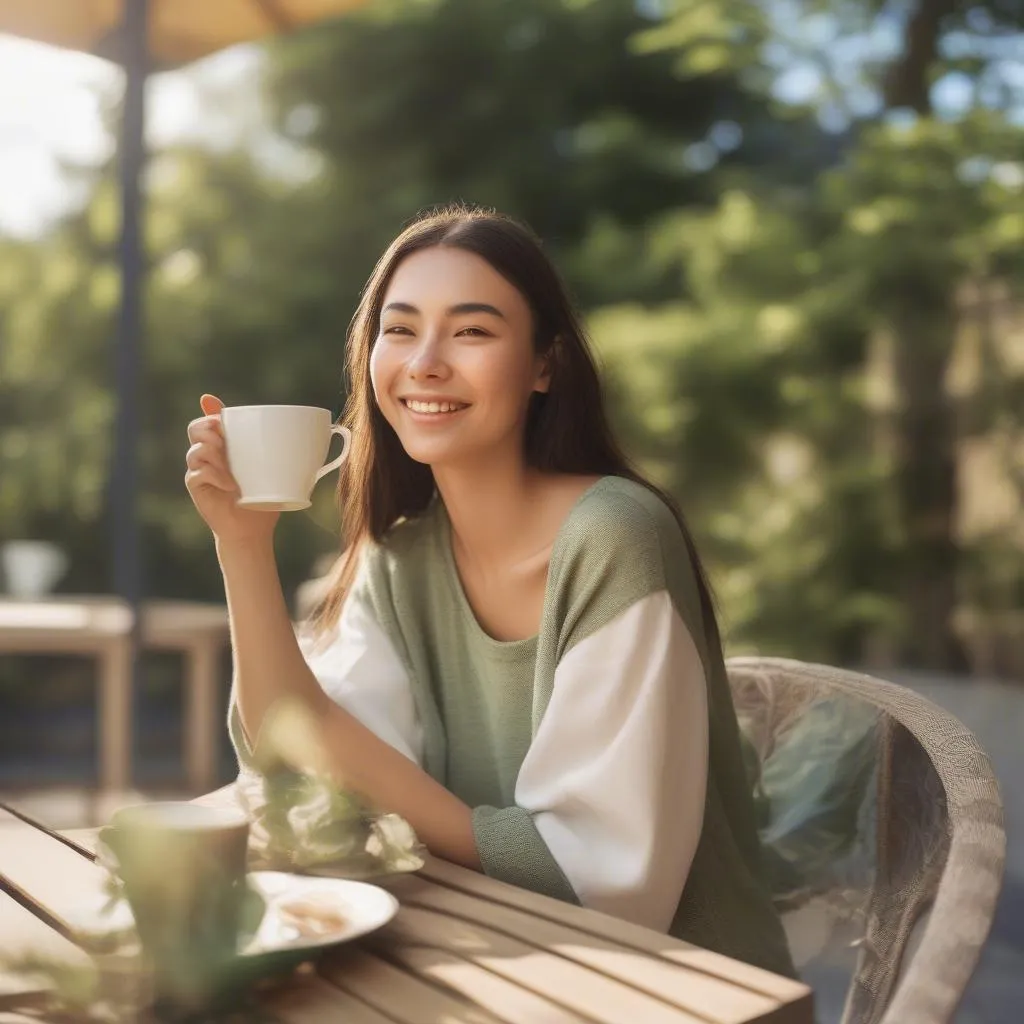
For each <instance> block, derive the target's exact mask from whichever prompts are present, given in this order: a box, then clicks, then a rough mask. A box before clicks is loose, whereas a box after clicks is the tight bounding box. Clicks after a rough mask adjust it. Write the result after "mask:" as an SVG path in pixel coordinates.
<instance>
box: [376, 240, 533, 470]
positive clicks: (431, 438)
mask: <svg viewBox="0 0 1024 1024" xmlns="http://www.w3.org/2000/svg"><path fill="white" fill-rule="evenodd" d="M532 320H533V318H532V315H531V313H530V308H529V306H528V305H527V302H526V299H525V298H524V297H523V295H522V294H521V293H520V292H519V291H518V290H517V289H516V288H515V286H513V285H512V284H510V283H509V282H508V281H506V280H505V278H503V277H502V276H501V275H500V274H499V273H498V272H497V271H496V270H494V268H493V267H491V265H490V264H489V263H488V262H487V261H486V260H484V259H482V258H481V257H479V256H476V255H474V254H473V253H469V252H466V251H465V250H463V249H456V248H443V247H436V248H431V249H422V250H420V251H419V252H416V253H413V254H412V255H411V256H408V257H406V258H405V259H404V260H403V261H402V262H401V263H400V264H399V265H398V268H397V269H396V270H395V272H394V274H393V275H392V278H391V282H390V284H389V285H388V288H387V291H386V292H385V295H384V302H383V305H382V307H381V315H380V325H379V329H378V334H377V341H376V343H375V344H374V348H373V352H372V355H371V357H370V376H371V379H372V381H373V391H374V395H375V396H376V399H377V404H378V405H379V406H380V410H381V412H382V413H383V415H384V417H385V419H386V420H387V421H388V423H390V424H391V426H392V427H393V428H394V430H395V433H397V434H398V437H399V440H400V441H401V442H402V446H403V447H404V448H405V450H406V452H408V454H409V455H410V456H411V457H412V458H413V459H415V460H416V461H417V462H423V463H427V464H429V465H431V466H434V467H437V466H443V465H453V464H457V463H468V462H475V461H478V460H479V459H480V458H481V457H488V458H490V457H493V456H495V455H497V454H499V453H501V452H504V451H508V452H511V451H517V452H519V453H521V452H522V449H523V431H524V429H525V425H526V414H527V408H528V405H529V401H530V396H531V395H532V394H533V392H534V391H546V390H547V386H548V380H547V376H546V373H545V371H544V360H543V359H542V358H541V357H539V356H538V355H537V354H536V353H535V351H534V347H533V322H532Z"/></svg>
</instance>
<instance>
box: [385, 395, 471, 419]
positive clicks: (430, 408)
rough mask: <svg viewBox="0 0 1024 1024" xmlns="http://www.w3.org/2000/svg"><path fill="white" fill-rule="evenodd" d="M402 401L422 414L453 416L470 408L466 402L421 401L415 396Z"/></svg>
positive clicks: (407, 407)
mask: <svg viewBox="0 0 1024 1024" xmlns="http://www.w3.org/2000/svg"><path fill="white" fill-rule="evenodd" d="M401 402H402V405H404V406H405V407H406V409H408V410H409V411H410V412H415V413H418V414H419V415H421V416H451V415H452V414H453V413H457V412H462V410H463V409H468V408H469V405H468V404H467V403H466V402H420V401H417V400H416V399H414V398H403V399H401Z"/></svg>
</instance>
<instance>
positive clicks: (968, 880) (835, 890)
mask: <svg viewBox="0 0 1024 1024" xmlns="http://www.w3.org/2000/svg"><path fill="white" fill-rule="evenodd" d="M728 671H729V678H730V683H731V686H732V690H733V695H734V699H735V703H736V709H737V714H738V716H739V718H740V722H741V725H742V727H743V731H744V735H745V736H746V738H747V740H748V741H749V743H750V746H751V748H752V750H753V752H754V753H755V754H756V762H755V768H754V770H755V771H759V770H760V769H762V768H764V769H765V770H767V767H768V766H769V765H770V762H771V759H772V758H773V757H774V756H776V755H777V753H778V752H779V750H780V748H781V747H784V746H785V744H786V743H787V742H788V741H787V735H792V734H793V731H794V729H795V728H796V727H797V723H804V734H805V735H806V734H807V726H806V723H807V722H808V721H810V720H811V719H812V718H813V714H814V709H815V708H817V709H819V710H820V709H821V707H822V706H823V705H827V707H826V709H825V713H824V714H823V715H822V714H819V716H818V718H817V719H816V721H817V722H824V723H828V722H829V721H835V720H836V719H839V718H842V717H843V715H844V710H848V711H849V712H850V713H851V714H850V716H849V717H851V718H852V717H855V716H854V712H856V713H858V714H860V716H861V721H863V720H864V713H865V710H866V711H867V715H868V719H869V720H870V725H869V726H868V727H867V729H866V730H862V733H861V738H862V739H863V738H864V737H867V746H866V747H865V746H862V747H861V748H859V749H860V750H861V751H863V750H865V749H866V750H867V757H866V758H864V757H862V756H860V755H858V756H859V757H860V760H862V761H864V760H870V761H872V762H873V764H872V765H871V775H870V784H869V785H866V786H863V787H862V788H863V791H864V800H863V801H862V806H861V809H860V812H859V813H858V814H857V815H855V816H851V815H850V814H846V816H845V818H843V821H845V822H846V825H847V827H848V831H849V832H851V833H852V832H853V831H854V830H855V831H856V833H857V835H856V836H854V835H849V836H847V839H848V840H849V842H847V844H846V847H845V848H844V850H843V853H842V856H837V857H836V858H835V861H836V864H837V867H836V871H835V873H834V874H833V876H832V877H831V879H829V880H828V881H827V882H824V881H822V879H821V878H818V879H816V880H812V881H811V883H810V884H809V885H807V886H805V887H804V888H803V889H801V890H798V891H796V892H790V893H789V894H788V895H787V896H786V897H785V898H783V899H780V907H782V909H783V910H784V917H787V918H789V917H793V916H798V915H799V914H800V913H801V909H802V908H806V907H807V906H809V905H812V904H815V903H816V904H817V905H818V907H819V908H820V907H825V908H827V911H828V912H830V913H831V914H832V917H833V923H835V921H836V920H837V919H838V918H843V923H844V924H845V926H846V931H847V937H848V938H853V940H854V942H853V945H854V946H855V947H856V950H857V951H856V954H855V962H854V963H851V964H850V970H851V973H852V978H851V979H850V982H849V987H848V988H847V990H846V997H845V1005H844V1007H843V1011H842V1024H944V1022H949V1021H951V1020H952V1018H953V1014H954V1012H955V1010H956V1007H957V1005H958V1003H959V1002H960V999H961V997H962V996H963V993H964V990H965V988H966V987H967V983H968V981H969V980H970V977H971V974H972V972H973V971H974V968H975V965H976V963H977V961H978V957H979V955H980V952H981V948H982V946H983V944H984V942H985V939H986V937H987V936H988V932H989V928H990V926H991V923H992V918H993V915H994V912H995V906H996V900H997V898H998V895H999V890H1000V886H1001V883H1002V873H1003V863H1004V859H1005V853H1006V836H1005V833H1004V831H1003V814H1002V803H1001V801H1000V798H999V791H998V787H997V784H996V781H995V777H994V775H993V773H992V768H991V765H990V763H989V760H988V758H987V757H986V755H985V754H984V752H983V751H982V750H981V748H980V747H979V745H978V743H977V741H976V740H975V738H974V736H973V735H972V734H971V733H970V732H968V731H967V729H965V728H964V727H963V725H961V724H960V722H959V721H957V720H956V719H955V718H953V717H952V716H951V715H949V714H947V713H946V712H945V711H943V710H942V709H940V708H939V707H937V706H936V705H934V704H932V703H931V702H930V701H928V700H925V699H924V698H922V697H920V696H918V695H917V694H916V693H914V692H912V691H910V690H907V689H906V688H904V687H901V686H897V685H895V684H893V683H888V682H883V681H882V680H879V679H874V678H871V677H870V676H866V675H861V674H858V673H855V672H848V671H844V670H841V669H836V668H830V667H828V666H825V665H812V664H806V663H803V662H798V661H790V660H785V659H781V658H732V659H730V660H729V662H728ZM815 750H817V753H818V755H821V754H822V749H821V748H820V746H819V747H818V748H814V747H813V745H812V746H811V748H810V753H809V754H808V757H809V759H810V760H812V761H813V760H814V756H815V754H814V752H815ZM834 753H835V751H834V750H833V751H831V752H829V754H828V757H824V756H819V758H818V760H819V763H818V764H817V765H814V766H813V767H811V766H806V762H803V764H804V765H805V766H806V768H807V772H808V776H807V777H808V778H812V779H813V777H814V773H815V772H817V773H819V774H820V775H821V776H822V777H824V776H828V775H830V773H831V775H832V776H834V775H835V764H834V758H833V755H834ZM788 754H789V757H790V760H789V761H788V762H787V765H788V766H790V769H789V770H790V773H791V766H792V765H793V764H801V763H802V762H800V761H799V757H800V756H801V754H800V751H799V750H797V751H795V752H794V751H793V750H792V749H791V750H790V751H789V752H788ZM794 757H795V758H796V760H794V759H793V758H794ZM776 775H777V776H778V773H776ZM765 805H766V807H767V812H766V813H767V814H768V815H769V818H770V816H771V814H772V813H774V811H775V805H774V804H773V802H772V800H771V798H770V796H769V798H767V799H766V800H765ZM835 820H836V819H835V816H833V818H832V819H830V828H831V827H832V825H834V822H835ZM768 824H769V827H768V828H767V829H766V831H770V821H769V823H768ZM853 826H855V829H854V827H853ZM833 831H834V830H833ZM833 838H834V836H833ZM793 849H797V850H800V849H802V848H801V847H800V846H799V844H797V845H796V846H795V847H793ZM858 851H859V853H858ZM865 854H866V855H865ZM914 947H916V948H914ZM851 957H852V954H851ZM802 969H803V968H802ZM807 973H808V974H809V973H810V972H809V971H808V972H807ZM809 980H810V979H809ZM812 983H813V982H812Z"/></svg>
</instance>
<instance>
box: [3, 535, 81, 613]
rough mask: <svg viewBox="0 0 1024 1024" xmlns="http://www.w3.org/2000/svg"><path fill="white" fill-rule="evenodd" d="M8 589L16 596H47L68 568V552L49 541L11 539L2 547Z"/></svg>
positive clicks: (29, 597)
mask: <svg viewBox="0 0 1024 1024" xmlns="http://www.w3.org/2000/svg"><path fill="white" fill-rule="evenodd" d="M0 557H2V560H3V566H4V576H5V577H6V578H7V589H8V590H9V591H10V592H11V594H12V595H13V596H14V597H18V598H27V599H33V598H40V597H45V596H46V595H47V594H48V593H50V591H51V590H53V588H54V585H55V584H56V583H57V581H58V580H59V579H60V578H61V576H63V575H64V572H65V571H66V569H67V567H68V559H67V556H66V555H65V554H64V552H63V551H62V550H61V549H60V548H59V547H57V545H56V544H51V543H50V542H49V541H46V540H9V541H8V542H7V543H6V544H4V545H3V548H2V549H0Z"/></svg>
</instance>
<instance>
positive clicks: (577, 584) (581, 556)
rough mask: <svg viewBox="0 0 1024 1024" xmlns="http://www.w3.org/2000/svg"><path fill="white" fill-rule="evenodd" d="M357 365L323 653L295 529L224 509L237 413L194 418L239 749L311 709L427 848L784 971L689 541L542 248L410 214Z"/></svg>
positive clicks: (451, 215) (366, 324)
mask: <svg viewBox="0 0 1024 1024" xmlns="http://www.w3.org/2000/svg"><path fill="white" fill-rule="evenodd" d="M348 372H349V383H350V389H351V390H350V398H349V402H348V407H347V410H346V413H345V422H346V423H347V425H348V426H349V427H350V428H351V430H352V433H353V443H352V450H351V454H350V456H349V459H348V461H347V462H346V464H345V465H344V467H343V471H342V477H341V480H340V482H339V492H338V493H339V500H340V505H341V511H342V517H343V535H344V540H345V544H346V557H345V559H344V560H343V561H342V563H341V564H342V566H343V568H342V571H341V572H340V575H339V577H338V578H337V580H336V581H335V582H334V585H333V587H332V590H331V592H330V594H329V596H328V598H327V600H326V602H325V605H324V607H323V610H322V613H321V615H320V617H319V622H318V628H319V630H320V632H321V636H320V643H319V644H318V645H317V648H316V649H315V650H314V651H313V652H311V653H309V654H308V656H307V655H306V654H304V653H303V651H302V650H301V649H300V647H299V645H298V643H297V642H296V640H295V637H294V635H293V631H292V626H291V623H290V621H289V615H288V610H287V607H286V604H285V601H284V598H283V596H282V592H281V586H280V582H279V580H278V574H277V568H276V564H275V561H274V554H273V545H272V535H273V531H274V524H275V521H276V515H275V514H271V513H266V512H254V511H247V510H245V509H240V508H238V507H236V505H235V497H236V494H237V489H236V486H235V483H234V480H233V479H232V478H231V475H230V471H229V469H228V466H227V460H226V457H225V452H224V444H223V440H222V436H221V432H220V426H219V421H218V417H217V413H218V411H219V409H220V408H221V405H220V402H219V401H218V400H217V399H215V398H213V397H212V396H208V395H207V396H203V399H202V408H203V412H204V413H205V415H204V416H203V417H202V418H200V419H198V420H196V421H194V422H193V423H192V424H190V426H189V438H190V440H191V442H192V447H191V448H190V449H189V452H188V456H187V460H186V461H187V465H188V472H187V475H186V478H185V479H186V484H187V486H188V489H189V492H190V493H191V495H192V498H193V500H194V502H195V504H196V507H197V508H198V510H199V512H200V513H201V515H202V516H203V517H204V519H205V520H206V522H207V523H208V524H209V526H210V528H211V530H212V531H213V534H214V536H215V538H216V546H217V552H218V557H219V559H220V564H221V568H222V571H223V574H224V583H225V589H226V593H227V601H228V607H229V610H230V615H231V625H232V635H233V643H234V653H235V672H236V677H235V693H236V700H235V705H234V707H233V709H232V735H233V739H234V741H235V744H236V747H237V748H238V750H239V755H240V757H241V758H242V759H243V761H244V759H245V758H246V757H247V756H248V751H249V739H248V738H249V737H255V736H256V735H257V734H258V732H259V729H260V725H261V723H262V721H263V719H264V716H265V715H266V714H267V712H268V710H269V709H270V708H271V707H272V706H273V705H274V704H275V703H276V702H277V701H279V700H281V699H283V698H285V697H290V698H293V699H294V698H298V699H300V700H301V701H303V702H304V703H305V704H306V705H307V706H308V707H310V708H311V709H312V710H313V712H314V714H315V716H316V720H317V721H318V722H319V723H320V726H321V728H322V736H323V739H324V743H325V746H326V748H327V749H328V750H329V752H330V757H331V759H332V761H331V771H332V773H333V774H334V775H335V777H336V778H337V779H338V781H339V783H341V784H342V785H345V786H348V787H351V788H353V789H356V790H358V791H360V792H361V793H363V794H364V796H365V797H366V798H368V799H369V800H370V801H371V802H372V803H374V804H375V805H376V806H378V807H380V808H382V809H384V810H388V811H393V812H396V813H397V814H399V815H401V816H402V817H404V818H405V819H406V820H407V821H408V822H409V823H410V824H411V825H412V827H413V828H414V829H415V831H416V833H417V834H418V836H419V838H420V839H421V841H422V842H423V843H424V844H425V845H426V846H427V848H428V849H429V850H430V851H431V852H432V853H434V854H437V855H438V856H441V857H444V858H446V859H447V860H451V861H454V862H456V863H459V864H462V865H465V866H466V867H469V868H473V869H475V870H478V871H483V872H486V873H487V874H489V875H492V876H494V877H497V878H500V879H503V880H505V881H508V882H512V883H514V884H516V885H520V886H524V887H526V888H529V889H533V890H536V891H538V892H543V893H547V894H549V895H551V896H555V897H558V898H560V899H563V900H569V901H573V902H580V903H582V904H584V905H585V906H590V907H594V908H597V909H599V910H603V911H605V912H607V913H610V914H614V915H617V916H620V917H622V918H626V919H628V920H632V921H635V922H639V923H641V924H644V925H647V926H649V927H652V928H656V929H660V930H662V931H669V932H671V933H672V934H674V935H677V936H679V937H682V938H685V939H688V940H690V941H693V942H695V943H697V944H699V945H701V946H704V947H706V948H710V949H713V950H717V951H720V952H723V953H726V954H728V955H730V956H733V957H737V958H740V959H743V960H746V961H748V962H750V963H753V964H758V965H761V966H764V967H767V968H769V969H771V970H774V971H777V972H781V973H792V971H793V968H792V964H791V962H790V958H789V953H788V949H787V946H786V941H785V937H784V934H783V932H782V929H781V925H780V923H779V920H778V918H777V916H776V914H775V912H774V910H773V908H772V905H771V901H770V898H769V895H768V892H767V889H766V887H765V885H764V882H763V880H762V877H761V871H760V865H759V859H760V851H759V845H758V838H757V832H756V828H755V823H754V816H753V807H752V803H751V797H750V792H749V787H748V783H747V780H746V777H745V774H744V768H743V762H742V758H741V752H740V744H739V733H738V729H737V724H736V716H735V713H734V710H733V707H732V703H731V698H730V693H729V688H728V683H727V680H726V675H725V668H724V663H723V659H722V651H721V644H720V641H719V635H718V630H717V627H716V625H715V616H714V610H713V606H712V600H711V596H710V592H709V589H708V586H707V583H706V582H705V579H704V575H703V572H702V570H701V567H700V562H699V559H698V557H697V553H696V551H695V550H694V546H693V543H692V541H691V539H690V537H689V535H688V533H687V532H686V529H685V527H684V525H683V521H682V519H681V517H680V515H679V513H678V512H677V511H676V510H675V509H674V507H673V506H672V504H671V503H670V501H669V499H667V498H666V497H665V496H664V495H662V494H660V493H659V492H658V491H657V490H655V489H654V488H653V487H652V486H651V485H649V484H648V483H646V482H645V481H644V480H642V479H641V478H640V477H639V476H638V475H637V474H636V473H635V472H634V471H633V470H631V469H630V468H629V466H628V464H627V462H626V460H625V458H624V457H623V456H622V454H621V453H620V452H619V450H618V448H617V447H616V444H615V442H614V440H613V438H612V436H611V433H610V430H609V427H608V423H607V419H606V415H605V411H604V408H603V405H602V399H601V390H600V385H599V380H598V375H597V372H596V369H595V367H594V363H593V360H592V358H591V356H590V354H589V351H588V348H587V343H586V340H585V337H584V334H583V331H582V328H581V327H580V324H579V322H578V320H577V318H576V316H575V314H574V313H573V310H572V308H571V305H570V303H569V301H568V299H567V297H566V294H565V290H564V288H563V286H562V285H561V283H560V281H559V278H558V275H557V273H556V272H555V270H554V269H553V267H552V266H551V264H550V263H549V262H548V260H547V258H546V257H545V255H544V254H543V252H542V250H541V248H540V245H539V243H538V242H537V241H536V239H535V238H534V237H533V236H532V235H531V234H530V233H529V232H528V231H527V230H526V229H525V228H523V227H521V226H519V225H517V224H516V223H514V222H513V221H511V220H509V219H507V218H504V217H501V216H498V215H495V214H493V213H489V212H485V211H481V210H467V209H463V208H456V209H450V210H445V211H443V212H440V213H433V214H430V215H428V216H425V217H422V218H421V219H419V220H417V221H416V222H415V223H413V224H412V225H411V226H410V227H408V228H407V229H406V230H405V231H404V232H403V233H402V234H401V235H400V236H399V237H398V238H397V239H396V240H395V241H394V242H393V243H392V245H391V246H390V247H389V248H388V250H387V252H385V254H384V255H383V257H382V258H381V260H380V262H379V263H378V265H377V267H376V269H375V270H374V272H373V275H372V276H371V278H370V280H369V282H368V284H367V286H366V289H365V292H364V294H363V299H362V302H361V304H360V306H359V309H358V311H357V312H356V315H355V317H354V318H353V321H352V325H351V328H350V333H349V339H348Z"/></svg>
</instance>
